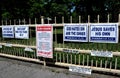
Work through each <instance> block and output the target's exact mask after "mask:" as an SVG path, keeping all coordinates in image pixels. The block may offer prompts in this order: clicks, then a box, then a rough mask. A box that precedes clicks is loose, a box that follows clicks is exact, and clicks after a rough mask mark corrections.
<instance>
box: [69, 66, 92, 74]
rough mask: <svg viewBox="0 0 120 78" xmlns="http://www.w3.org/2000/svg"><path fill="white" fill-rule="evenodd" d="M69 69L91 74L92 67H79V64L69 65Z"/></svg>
mask: <svg viewBox="0 0 120 78" xmlns="http://www.w3.org/2000/svg"><path fill="white" fill-rule="evenodd" d="M69 71H71V72H76V73H82V74H89V75H91V72H92V69H91V68H86V67H79V66H69Z"/></svg>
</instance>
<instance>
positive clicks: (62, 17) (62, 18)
mask: <svg viewBox="0 0 120 78" xmlns="http://www.w3.org/2000/svg"><path fill="white" fill-rule="evenodd" d="M62 23H64V17H63V16H62ZM63 35H64V33H63ZM63 48H64V40H63Z"/></svg>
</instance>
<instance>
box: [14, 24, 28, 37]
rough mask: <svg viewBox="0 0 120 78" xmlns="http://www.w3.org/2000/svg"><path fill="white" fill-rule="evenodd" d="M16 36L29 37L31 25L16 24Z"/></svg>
mask: <svg viewBox="0 0 120 78" xmlns="http://www.w3.org/2000/svg"><path fill="white" fill-rule="evenodd" d="M15 38H19V39H29V27H28V26H27V25H19V26H15Z"/></svg>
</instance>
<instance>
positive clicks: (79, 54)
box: [79, 54, 81, 65]
mask: <svg viewBox="0 0 120 78" xmlns="http://www.w3.org/2000/svg"><path fill="white" fill-rule="evenodd" d="M80 62H81V61H80V54H79V65H80Z"/></svg>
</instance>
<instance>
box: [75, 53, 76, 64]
mask: <svg viewBox="0 0 120 78" xmlns="http://www.w3.org/2000/svg"><path fill="white" fill-rule="evenodd" d="M75 64H76V54H75Z"/></svg>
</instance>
